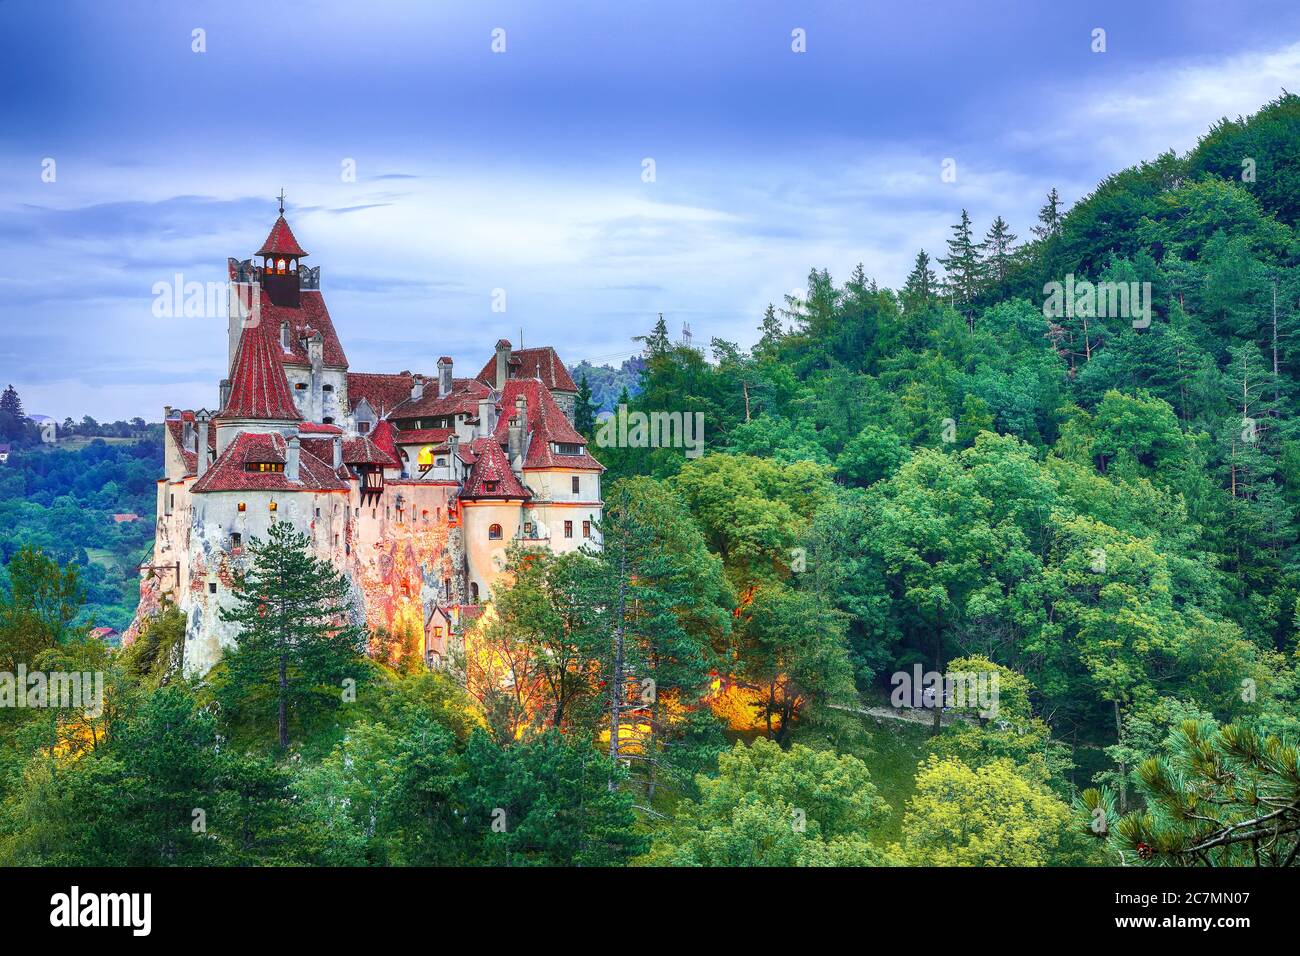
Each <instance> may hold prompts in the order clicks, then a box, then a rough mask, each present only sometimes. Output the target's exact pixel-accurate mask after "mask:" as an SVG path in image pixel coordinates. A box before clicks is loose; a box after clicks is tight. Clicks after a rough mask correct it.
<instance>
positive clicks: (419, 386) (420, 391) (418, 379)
mask: <svg viewBox="0 0 1300 956" xmlns="http://www.w3.org/2000/svg"><path fill="white" fill-rule="evenodd" d="M422 398H424V376H423V375H412V376H411V401H413V402H418V401H419V400H420V399H422Z"/></svg>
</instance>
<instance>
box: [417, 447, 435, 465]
mask: <svg viewBox="0 0 1300 956" xmlns="http://www.w3.org/2000/svg"><path fill="white" fill-rule="evenodd" d="M416 464H417V465H419V467H421V468H432V467H433V446H432V445H425V446H424V447H423V448H421V449H420V457H419V459H418V460H417V461H416Z"/></svg>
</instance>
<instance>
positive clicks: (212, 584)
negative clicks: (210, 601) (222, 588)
mask: <svg viewBox="0 0 1300 956" xmlns="http://www.w3.org/2000/svg"><path fill="white" fill-rule="evenodd" d="M208 593H209V594H216V593H217V582H216V581H209V582H208Z"/></svg>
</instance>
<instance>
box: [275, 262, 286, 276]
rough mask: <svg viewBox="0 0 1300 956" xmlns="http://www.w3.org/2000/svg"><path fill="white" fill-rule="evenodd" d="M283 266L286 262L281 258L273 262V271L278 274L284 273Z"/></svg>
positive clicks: (284, 266)
mask: <svg viewBox="0 0 1300 956" xmlns="http://www.w3.org/2000/svg"><path fill="white" fill-rule="evenodd" d="M285 268H286V263H285V261H284V260H283V259H281V260H280V261H279V262H277V263H276V264H275V271H276V272H278V273H280V275H284V270H285Z"/></svg>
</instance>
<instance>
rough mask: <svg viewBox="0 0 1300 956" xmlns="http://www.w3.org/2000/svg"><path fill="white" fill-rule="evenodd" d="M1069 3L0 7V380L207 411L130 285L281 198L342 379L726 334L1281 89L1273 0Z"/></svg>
mask: <svg viewBox="0 0 1300 956" xmlns="http://www.w3.org/2000/svg"><path fill="white" fill-rule="evenodd" d="M1067 6H1071V7H1072V6H1076V5H1075V4H1069V5H1067V4H1064V3H1056V2H1046V0H1044V2H1036V3H1029V2H1021V3H1017V2H1006V3H998V2H989V0H986V2H970V3H957V2H953V3H932V2H925V0H914V2H909V3H905V4H883V3H848V2H838V3H835V2H810V0H804V2H799V3H794V2H783V3H778V2H763V0H745V2H724V0H714V2H701V0H694V2H676V0H660V2H654V3H648V2H637V0H617V2H614V0H605V2H599V3H576V2H575V3H564V2H559V0H546V2H542V0H534V2H518V3H491V2H483V0H476V2H473V3H469V2H465V3H450V2H425V3H419V4H414V3H413V4H405V3H392V4H364V3H330V2H324V3H321V2H315V3H296V2H288V0H278V2H275V3H240V2H223V3H221V4H220V5H218V4H208V3H197V2H167V3H165V2H160V0H138V2H133V3H129V4H105V3H103V2H101V0H86V2H77V0H66V2H58V3H53V2H39V3H38V2H35V0H0V85H2V88H3V89H4V90H5V96H4V97H3V99H2V100H0V261H3V262H4V266H3V267H0V328H2V329H3V333H4V335H3V339H2V340H0V379H3V380H4V381H5V382H8V381H12V382H13V383H14V384H15V385H16V386H17V387H18V389H19V391H20V393H21V394H22V395H23V397H24V400H25V403H26V405H27V408H28V411H29V412H39V413H45V414H51V415H55V416H57V417H59V418H62V417H64V416H65V415H73V416H76V417H79V416H80V415H82V414H91V415H93V416H95V417H96V418H99V419H106V420H111V419H115V418H119V417H130V416H134V415H142V416H144V417H146V418H149V419H151V420H156V419H157V418H158V417H159V416H160V414H161V407H162V405H163V404H165V403H170V404H174V405H182V406H186V407H197V406H204V405H206V406H211V405H213V404H214V402H215V397H216V382H217V380H218V379H219V378H220V377H221V375H222V374H223V367H224V362H225V339H224V335H223V331H222V330H223V322H222V320H220V319H216V318H188V319H186V318H158V317H156V316H155V315H154V309H153V305H154V299H155V296H154V293H153V288H154V285H155V283H157V282H172V281H173V277H174V276H175V275H176V274H177V273H180V274H181V275H182V276H183V277H184V279H185V281H198V282H220V281H223V280H224V276H225V261H226V257H227V256H232V255H233V256H239V257H240V258H245V257H247V256H249V255H251V254H252V253H253V252H254V251H255V250H256V249H257V247H258V246H259V244H260V243H261V241H262V240H263V239H264V238H265V236H266V233H267V231H268V229H269V228H270V225H271V223H272V221H273V220H274V218H275V215H276V205H275V202H274V200H273V199H272V197H273V196H274V195H275V194H276V193H277V192H278V191H279V190H280V188H281V187H283V188H284V189H285V190H286V192H287V194H288V204H287V215H288V218H289V220H290V222H291V224H292V225H293V227H294V230H295V232H296V233H297V235H298V238H299V240H300V241H301V242H302V244H303V245H304V246H305V247H306V248H307V249H308V250H309V251H310V252H311V257H310V258H309V259H308V260H307V261H308V263H309V264H311V265H317V266H321V267H322V269H321V273H322V277H321V279H322V289H323V290H324V292H325V297H326V301H327V302H328V303H329V306H330V311H331V314H332V315H333V318H334V322H335V325H336V326H337V328H338V330H339V333H340V335H341V336H342V338H343V342H344V346H345V348H346V350H347V352H348V356H349V359H350V360H351V363H352V367H353V369H354V370H358V371H398V370H401V369H404V368H409V369H414V370H426V371H431V370H432V369H433V366H434V362H435V361H436V359H437V356H439V355H441V354H444V353H446V354H450V355H451V356H453V358H454V359H455V360H456V362H457V366H458V373H459V374H469V371H468V370H470V369H472V370H475V371H476V370H477V369H478V367H479V366H481V364H482V363H483V362H484V361H486V359H487V357H488V355H489V354H490V351H491V347H492V343H493V342H495V341H496V339H498V338H500V337H502V336H505V337H508V338H510V339H511V340H512V341H514V342H516V344H517V343H518V341H519V333H520V329H521V328H522V330H523V336H524V344H525V345H540V344H544V343H549V344H553V345H555V346H556V347H557V348H558V349H559V350H560V353H561V355H562V356H563V357H564V358H565V359H566V360H567V361H570V362H576V361H577V360H579V359H582V358H590V359H593V360H596V361H597V362H601V361H611V362H615V363H616V362H618V361H620V360H621V359H622V358H624V357H626V356H627V355H628V354H630V353H631V352H632V351H633V349H634V348H635V345H634V343H632V342H631V337H632V336H633V335H637V334H641V333H643V332H644V331H645V330H646V329H647V328H648V327H649V326H650V325H651V324H652V323H653V321H654V319H655V316H656V314H657V313H659V312H663V313H664V314H665V316H666V318H667V319H668V321H669V327H670V329H671V330H672V331H673V332H674V333H675V332H677V330H679V329H680V328H681V324H682V323H683V322H689V323H690V325H691V327H692V330H693V332H694V334H695V340H696V341H697V342H707V341H708V339H709V338H710V337H711V336H715V335H716V336H721V337H723V338H728V339H732V340H735V341H739V342H740V343H741V344H742V345H748V344H751V343H752V342H753V340H754V338H755V335H756V333H755V327H756V326H757V324H758V321H759V318H760V316H761V314H762V310H763V308H764V306H765V305H766V304H767V303H768V302H769V301H777V302H779V301H780V300H781V298H782V296H784V295H785V294H786V293H789V292H792V291H793V290H796V289H798V288H800V287H801V286H802V285H803V280H804V278H805V277H806V276H807V273H808V270H809V269H810V268H811V267H814V266H815V267H819V268H820V267H826V268H829V269H830V270H831V273H832V274H833V275H835V276H837V277H840V278H842V277H844V276H845V275H846V274H847V273H848V271H849V270H850V269H851V268H852V267H853V265H854V264H855V263H857V262H859V261H861V262H863V263H864V264H865V267H866V270H867V273H868V274H869V275H871V276H874V277H875V278H877V279H878V280H879V281H880V282H882V283H883V284H886V285H896V284H898V283H900V282H901V280H902V278H903V277H904V276H905V275H906V272H907V269H908V267H909V265H910V262H911V259H912V258H913V256H914V255H915V253H916V250H917V249H918V248H922V247H924V248H926V249H928V250H929V251H930V252H931V253H932V254H933V253H938V252H942V250H943V241H944V239H945V238H946V236H947V235H948V228H949V226H950V224H951V223H952V222H953V221H954V220H955V219H956V218H957V216H958V213H959V210H960V209H961V208H962V207H963V206H964V207H966V208H968V209H969V210H970V212H971V215H972V217H973V218H974V219H975V222H976V226H977V227H978V228H979V229H980V230H981V231H983V230H984V229H985V228H987V225H988V223H989V221H990V220H991V219H992V217H993V216H995V215H998V214H1001V215H1003V216H1005V217H1006V218H1007V219H1008V220H1009V221H1010V223H1011V225H1012V227H1013V230H1014V231H1015V232H1017V233H1019V234H1020V235H1022V236H1024V235H1027V234H1028V231H1029V227H1030V225H1031V224H1032V221H1033V217H1034V213H1035V211H1036V209H1037V207H1038V206H1039V204H1040V203H1041V200H1042V196H1043V194H1044V193H1045V192H1046V191H1047V190H1048V189H1049V188H1050V187H1052V186H1056V187H1058V188H1059V189H1060V191H1061V193H1062V195H1063V196H1064V197H1065V198H1066V199H1067V200H1069V201H1074V200H1076V199H1078V198H1079V197H1080V196H1081V195H1083V194H1085V193H1086V192H1087V191H1088V190H1089V189H1090V188H1092V186H1093V185H1095V183H1096V182H1097V181H1098V180H1099V179H1100V178H1102V177H1104V176H1105V175H1106V174H1108V173H1110V172H1113V171H1115V170H1117V169H1119V168H1121V167H1123V166H1126V165H1130V164H1132V163H1134V162H1137V161H1138V160H1141V159H1144V158H1149V157H1151V156H1154V155H1155V154H1156V153H1158V152H1160V151H1161V150H1163V149H1167V148H1170V147H1174V148H1177V149H1179V150H1186V149H1187V148H1189V147H1191V146H1192V145H1194V144H1195V142H1196V138H1197V136H1198V135H1200V134H1201V133H1202V132H1204V130H1205V129H1206V128H1207V127H1208V126H1209V125H1210V124H1211V123H1212V122H1214V121H1215V120H1216V119H1217V118H1219V117H1221V116H1224V115H1229V116H1236V115H1238V114H1243V113H1250V112H1253V111H1254V110H1255V109H1257V108H1258V107H1259V106H1261V105H1262V104H1263V103H1265V102H1266V101H1267V100H1269V99H1271V98H1273V97H1274V96H1276V95H1277V94H1278V93H1279V92H1280V90H1281V88H1282V87H1284V86H1285V87H1287V88H1289V89H1292V90H1296V89H1300V4H1296V3H1294V2H1293V0H1291V2H1269V0H1263V2H1239V3H1233V4H1230V5H1225V4H1222V3H1208V2H1200V0H1176V2H1165V0H1153V2H1141V3H1134V2H1132V0H1126V2H1122V3H1109V2H1106V3H1092V4H1087V5H1086V9H1080V10H1077V11H1075V10H1068V9H1066V7H1067ZM1078 6H1084V5H1078ZM498 28H499V29H502V30H504V31H505V52H503V53H494V52H493V51H492V32H493V30H495V29H498ZM1095 28H1102V29H1104V30H1105V31H1106V51H1105V52H1104V53H1094V52H1092V50H1091V44H1092V31H1093V30H1094V29H1095ZM195 29H202V30H203V31H204V42H205V46H206V51H205V52H194V50H193V49H192V47H193V45H194V40H193V31H194V30H195ZM795 29H802V30H803V31H805V35H806V52H804V53H795V52H794V51H793V50H792V49H791V46H792V39H791V32H792V31H793V30H795ZM948 158H951V159H953V160H955V162H956V170H957V176H956V181H955V182H944V181H943V179H942V177H941V170H942V164H943V161H944V160H945V159H948ZM47 159H53V160H54V162H55V165H54V172H55V176H54V181H53V182H47V181H44V180H43V177H42V170H43V168H45V167H44V166H43V164H44V162H45V160H47ZM646 159H653V160H654V164H655V178H654V181H653V182H646V181H644V180H643V176H642V171H643V161H644V160H646ZM349 160H350V161H354V162H355V167H356V177H355V182H348V181H345V180H344V176H343V170H344V165H345V163H346V162H347V161H349ZM46 178H48V177H46ZM496 289H504V290H505V292H506V298H505V303H506V311H505V312H504V313H503V312H497V311H493V308H492V305H493V292H494V290H496ZM498 301H499V300H498Z"/></svg>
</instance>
